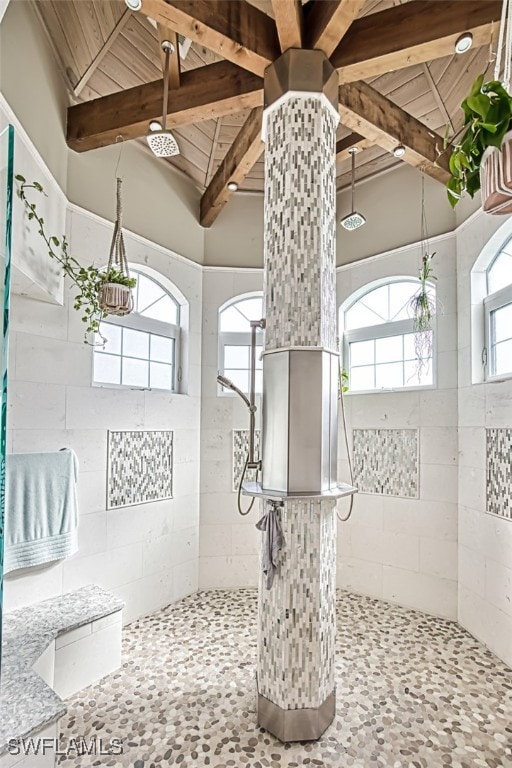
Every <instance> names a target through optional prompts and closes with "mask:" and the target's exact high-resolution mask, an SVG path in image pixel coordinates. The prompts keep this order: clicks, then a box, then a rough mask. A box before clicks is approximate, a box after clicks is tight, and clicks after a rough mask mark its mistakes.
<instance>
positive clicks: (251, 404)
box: [217, 320, 265, 515]
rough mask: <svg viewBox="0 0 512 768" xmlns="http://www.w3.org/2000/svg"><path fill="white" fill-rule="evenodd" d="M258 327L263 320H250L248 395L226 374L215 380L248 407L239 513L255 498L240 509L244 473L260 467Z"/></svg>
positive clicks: (261, 325) (261, 324)
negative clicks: (256, 450)
mask: <svg viewBox="0 0 512 768" xmlns="http://www.w3.org/2000/svg"><path fill="white" fill-rule="evenodd" d="M258 328H261V329H263V328H265V320H251V370H250V382H251V383H250V393H249V395H250V397H247V395H246V394H245V392H242V390H241V389H240V388H239V387H237V386H236V384H235V383H234V382H232V381H231V379H228V378H227V376H223V375H222V374H221V373H219V374H218V375H217V381H218V383H219V384H220V385H221V386H223V387H226V389H230V390H231V391H232V392H235V393H236V394H237V395H238V396H239V397H240V398H241V399H242V400H243V401H244V403H245V404H246V406H247V408H248V409H249V451H248V453H247V459H246V462H245V465H244V468H243V472H242V476H241V478H240V482H239V484H238V511H239V513H240V514H241V515H248V514H249V512H250V511H251V509H252V507H253V504H254V499H255V498H256V497H255V496H253V498H252V501H251V503H250V504H249V507H248V508H247V509H246V510H245V512H243V511H242V507H241V504H240V497H241V494H242V484H243V482H244V478H245V473H246V472H247V470H248V469H255V470H256V477H257V476H258V472H259V470H260V469H261V459H260V460H258V461H256V460H255V458H254V435H255V431H256V415H255V414H256V411H257V410H258V409H257V406H256V403H255V400H256V331H257V329H258Z"/></svg>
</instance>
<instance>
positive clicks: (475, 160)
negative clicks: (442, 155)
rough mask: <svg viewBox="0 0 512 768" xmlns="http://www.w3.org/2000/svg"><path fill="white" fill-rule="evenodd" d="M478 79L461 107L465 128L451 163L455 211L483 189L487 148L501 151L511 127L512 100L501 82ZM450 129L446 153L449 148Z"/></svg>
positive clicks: (450, 192)
mask: <svg viewBox="0 0 512 768" xmlns="http://www.w3.org/2000/svg"><path fill="white" fill-rule="evenodd" d="M484 77H485V75H484V74H482V75H479V76H478V77H477V79H476V80H475V82H474V83H473V86H472V88H471V92H470V94H469V96H467V97H466V98H465V99H464V101H463V102H462V104H461V108H462V109H463V111H464V126H463V128H462V130H461V135H460V137H459V138H458V140H457V141H456V142H454V141H453V139H452V142H451V143H452V144H453V151H452V154H451V156H450V160H449V167H450V173H451V178H450V180H449V181H448V183H447V185H446V188H447V191H448V200H449V201H450V204H451V206H452V208H453V207H455V206H456V205H457V202H458V201H459V200H460V198H461V197H462V193H463V192H467V193H468V194H469V195H470V196H471V197H474V196H475V194H476V193H477V192H478V190H479V189H480V165H481V162H482V156H483V154H484V152H485V150H486V149H487V147H497V148H498V149H500V147H501V145H502V142H503V137H504V136H505V134H506V133H507V131H508V130H509V128H510V127H511V123H512V96H510V94H509V93H508V92H507V90H506V89H505V88H504V87H503V85H502V84H501V83H500V82H499V81H498V80H489V81H487V82H484ZM448 128H449V126H447V133H446V135H445V149H446V148H447V147H448V144H449V138H448Z"/></svg>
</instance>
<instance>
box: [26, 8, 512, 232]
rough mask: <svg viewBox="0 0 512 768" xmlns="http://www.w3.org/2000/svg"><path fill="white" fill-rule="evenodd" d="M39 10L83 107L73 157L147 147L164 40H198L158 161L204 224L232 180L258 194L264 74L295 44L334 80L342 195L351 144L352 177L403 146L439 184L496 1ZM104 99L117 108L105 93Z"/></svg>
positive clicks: (485, 54) (183, 66)
mask: <svg viewBox="0 0 512 768" xmlns="http://www.w3.org/2000/svg"><path fill="white" fill-rule="evenodd" d="M34 6H35V8H36V10H37V13H38V15H39V17H40V20H41V22H42V24H43V26H44V28H45V30H46V31H47V33H48V36H49V38H50V41H51V44H52V46H53V49H54V51H55V55H56V58H57V61H58V63H59V66H60V68H61V70H62V72H63V75H64V77H65V79H66V82H67V84H68V87H69V90H70V93H71V96H72V103H73V104H78V103H79V102H82V103H85V105H84V106H83V107H74V106H72V107H71V108H70V110H69V116H68V143H69V144H70V146H71V147H73V148H75V149H79V150H80V151H82V150H88V149H90V148H94V147H95V146H103V145H105V144H108V143H113V141H115V138H116V136H118V135H123V136H124V137H125V138H127V139H128V138H137V139H138V140H140V141H142V142H144V144H145V141H144V138H143V137H144V135H145V133H146V132H147V125H148V116H149V115H150V114H151V110H153V112H155V114H154V115H152V117H158V107H157V106H156V105H159V104H161V94H162V80H161V78H162V57H161V48H160V42H159V41H160V40H162V39H164V38H166V37H170V36H171V35H175V34H176V33H180V35H182V37H181V38H180V39H181V40H183V38H187V41H189V40H190V39H191V38H194V40H193V41H192V43H191V44H190V46H189V47H188V51H186V53H185V55H184V56H183V57H180V60H179V62H178V60H177V57H175V59H176V60H175V61H174V63H173V64H172V66H171V80H170V86H171V89H170V96H169V113H170V117H169V120H170V126H171V127H172V130H173V133H174V134H175V136H176V138H177V140H178V143H179V146H180V151H181V154H180V155H179V156H176V157H173V158H171V159H169V160H167V161H165V160H162V161H161V162H170V163H171V164H172V165H174V166H176V167H177V168H179V169H181V170H182V171H183V172H184V173H186V174H187V175H188V176H190V177H191V178H192V179H193V180H194V181H195V182H196V184H197V185H198V187H199V188H200V189H201V191H202V192H204V190H205V189H206V190H207V191H206V194H204V195H203V203H202V211H201V218H202V222H203V223H204V224H205V225H210V224H211V223H213V221H214V220H215V218H216V216H217V215H218V213H219V211H220V210H221V209H222V207H223V205H224V204H225V203H226V202H227V200H228V199H229V196H230V194H229V193H227V192H226V190H225V181H226V179H227V178H228V177H230V176H232V177H233V178H235V179H236V180H237V181H238V182H239V188H240V189H243V190H254V191H261V190H262V189H263V170H264V166H263V156H262V154H261V153H262V148H263V146H262V144H261V142H260V138H259V135H260V127H261V104H262V100H263V97H262V93H261V79H260V78H261V76H262V75H263V72H264V69H265V67H266V66H267V65H268V63H269V62H270V61H272V60H273V59H274V58H276V57H277V56H278V55H279V53H280V50H286V48H287V47H299V46H300V44H301V43H302V45H303V46H304V47H319V48H321V49H322V50H325V52H326V53H327V55H329V56H330V58H331V61H332V62H333V64H334V66H335V67H337V68H338V71H339V74H340V84H341V85H340V102H341V106H340V115H341V123H340V126H339V129H338V140H339V141H338V146H337V150H338V154H337V185H338V188H341V187H343V186H345V185H346V184H347V183H348V181H349V176H350V166H349V162H350V161H349V156H348V152H347V149H348V147H349V146H351V145H353V144H354V143H357V144H359V146H360V147H361V149H362V152H360V153H359V154H358V156H357V174H356V178H358V179H360V178H365V177H368V176H371V175H373V174H376V173H379V172H381V171H383V170H385V169H387V168H389V167H391V166H394V165H396V164H398V163H400V162H402V161H401V160H397V159H396V158H395V157H394V156H393V154H392V149H393V147H394V146H396V144H398V143H403V144H405V145H406V147H407V155H406V158H405V161H406V162H409V163H410V164H412V165H416V166H417V167H419V168H420V169H421V170H423V171H424V172H426V173H429V175H431V176H433V177H434V178H437V179H438V180H439V181H444V180H446V175H447V172H446V168H447V157H446V156H444V157H443V158H442V160H441V161H440V162H439V163H438V161H437V156H436V154H435V152H436V148H437V147H441V146H442V139H441V138H439V137H441V136H442V135H443V134H444V131H445V126H446V124H447V123H451V125H452V126H453V128H454V129H457V128H459V127H460V125H461V123H462V112H461V110H460V109H459V105H460V101H461V99H462V98H463V97H464V96H465V94H466V92H467V90H468V89H469V86H470V84H471V82H472V81H473V80H474V78H475V77H476V76H477V75H478V74H479V73H480V72H483V71H484V70H485V69H486V68H487V67H488V64H489V58H490V41H491V40H496V39H497V30H498V23H497V22H498V21H499V16H500V8H501V3H500V2H498V1H497V0H496V1H495V0H484V1H483V2H478V0H401V1H400V0H309V2H305V3H304V6H303V7H300V4H299V3H298V0H143V5H142V10H141V11H139V12H136V13H134V12H132V11H129V10H128V9H127V6H126V5H125V3H124V1H123V0H34ZM397 6H400V8H398V7H397ZM376 14H380V15H379V16H377V15H376ZM368 17H371V18H368ZM467 29H471V30H472V31H473V35H474V46H473V47H472V48H471V49H470V50H469V51H468V52H467V53H465V54H462V55H456V54H455V53H454V52H453V50H454V49H453V43H454V39H455V38H456V37H457V34H458V33H461V32H464V31H466V30H467ZM342 38H343V39H342ZM340 41H341V42H340ZM221 52H222V53H223V56H221V55H220V53H221ZM222 62H223V63H222ZM233 62H235V63H236V65H237V66H234V64H233ZM215 63H217V66H216V67H212V68H211V69H208V67H209V65H212V64H215ZM199 68H206V69H203V72H201V76H199V73H196V72H193V71H194V70H197V69H199ZM388 70H389V71H388ZM393 70H394V71H393ZM180 72H181V74H180ZM187 73H192V74H187ZM148 84H152V86H151V85H148ZM141 86H145V88H141ZM129 89H134V90H132V91H130V90H129ZM112 94H118V97H119V98H118V100H117V101H115V100H112V99H113V98H114V97H112V98H111V99H110V100H109V99H107V98H105V97H111V95H112ZM119 99H122V101H120V100H119ZM153 104H154V105H155V106H152V105H153ZM395 106H396V107H399V108H401V110H403V112H402V111H401V110H395V109H394V107H395ZM160 108H161V107H160ZM123 115H124V116H123ZM424 127H426V128H424ZM149 151H150V150H149V149H148V152H149ZM223 162H224V166H223V168H222V171H219V173H218V174H217V177H219V176H220V177H221V178H220V179H219V178H217V181H216V182H215V180H214V177H215V174H216V172H217V170H218V168H219V166H220V165H221V164H222V163H223ZM438 165H439V167H438ZM212 180H214V181H213V182H212Z"/></svg>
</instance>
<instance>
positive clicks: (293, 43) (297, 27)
mask: <svg viewBox="0 0 512 768" xmlns="http://www.w3.org/2000/svg"><path fill="white" fill-rule="evenodd" d="M272 10H273V11H274V16H275V20H276V26H277V35H278V37H279V44H280V46H281V51H282V52H283V53H284V52H285V51H287V50H288V48H302V34H303V25H304V20H303V16H302V3H301V2H300V0H272Z"/></svg>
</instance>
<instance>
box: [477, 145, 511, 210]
mask: <svg viewBox="0 0 512 768" xmlns="http://www.w3.org/2000/svg"><path fill="white" fill-rule="evenodd" d="M480 188H481V191H482V208H483V210H484V211H485V213H490V214H493V215H495V216H503V215H505V214H508V213H512V131H509V132H508V133H506V134H505V136H504V138H503V144H502V145H501V149H498V148H497V147H487V149H486V150H485V152H484V154H483V157H482V162H481V164H480Z"/></svg>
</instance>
